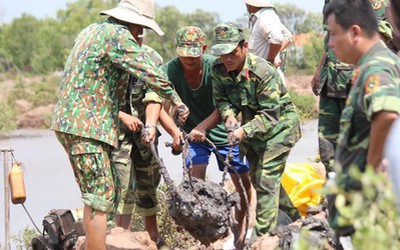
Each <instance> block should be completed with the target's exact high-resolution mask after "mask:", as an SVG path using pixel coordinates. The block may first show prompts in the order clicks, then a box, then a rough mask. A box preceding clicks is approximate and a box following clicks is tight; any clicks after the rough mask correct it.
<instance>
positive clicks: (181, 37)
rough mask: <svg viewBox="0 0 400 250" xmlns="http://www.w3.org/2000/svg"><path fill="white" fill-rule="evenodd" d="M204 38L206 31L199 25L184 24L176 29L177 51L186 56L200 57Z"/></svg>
mask: <svg viewBox="0 0 400 250" xmlns="http://www.w3.org/2000/svg"><path fill="white" fill-rule="evenodd" d="M204 40H205V35H204V32H203V31H202V30H201V29H200V28H199V27H195V26H184V27H182V28H180V29H178V30H177V31H176V53H177V54H178V55H179V56H184V57H199V56H200V55H201V53H202V48H203V45H204Z"/></svg>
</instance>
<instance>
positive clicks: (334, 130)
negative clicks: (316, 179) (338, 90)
mask: <svg viewBox="0 0 400 250" xmlns="http://www.w3.org/2000/svg"><path fill="white" fill-rule="evenodd" d="M345 105H346V99H345V98H334V97H328V96H326V95H323V94H322V95H321V96H320V99H319V117H318V147H319V155H320V158H321V162H322V163H323V164H324V166H325V169H326V173H328V172H331V171H333V158H334V156H335V150H336V145H337V139H338V136H339V132H340V116H341V114H342V111H343V109H344V107H345Z"/></svg>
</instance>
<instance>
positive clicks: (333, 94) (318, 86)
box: [311, 0, 392, 173]
mask: <svg viewBox="0 0 400 250" xmlns="http://www.w3.org/2000/svg"><path fill="white" fill-rule="evenodd" d="M329 2H330V0H325V5H324V10H325V8H326V7H327V5H328V4H329ZM370 2H371V6H372V7H373V8H374V13H375V16H376V17H377V18H378V20H380V21H379V32H380V34H381V38H382V40H383V41H385V42H386V41H390V39H391V36H392V35H391V29H390V24H389V23H388V22H387V21H385V7H386V1H385V0H370ZM324 28H325V29H326V19H324ZM328 41H329V33H327V35H326V37H325V40H324V54H323V56H322V58H321V60H320V63H319V65H318V67H317V70H316V72H315V74H314V77H313V79H312V82H311V85H312V89H313V92H314V94H315V95H319V96H320V99H319V117H318V145H319V153H320V158H321V162H322V163H323V164H324V166H325V169H326V173H328V172H331V171H333V165H334V163H333V158H334V151H335V150H336V145H337V144H336V143H337V138H338V136H339V126H340V123H339V121H340V116H341V114H342V111H343V108H344V106H345V101H346V98H347V94H348V91H349V89H350V85H349V83H350V78H351V74H352V71H353V66H352V65H349V64H346V63H343V62H341V61H340V60H338V59H337V58H336V57H335V55H334V54H333V53H332V50H331V49H330V48H329V46H328Z"/></svg>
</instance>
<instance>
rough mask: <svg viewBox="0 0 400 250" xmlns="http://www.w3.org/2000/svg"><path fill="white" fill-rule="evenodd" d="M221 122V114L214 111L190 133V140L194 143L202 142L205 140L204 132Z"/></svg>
mask: <svg viewBox="0 0 400 250" xmlns="http://www.w3.org/2000/svg"><path fill="white" fill-rule="evenodd" d="M221 121H222V119H221V114H220V113H219V111H218V110H217V109H215V110H214V111H213V112H212V113H211V114H210V115H209V116H208V117H207V118H206V119H204V120H203V121H202V122H200V123H199V124H198V125H197V126H196V127H194V128H193V129H192V131H190V138H191V139H192V140H194V141H204V140H205V139H206V131H207V130H209V129H212V128H213V127H215V126H217V125H218V124H219V123H220V122H221Z"/></svg>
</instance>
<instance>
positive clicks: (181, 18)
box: [0, 0, 323, 73]
mask: <svg viewBox="0 0 400 250" xmlns="http://www.w3.org/2000/svg"><path fill="white" fill-rule="evenodd" d="M117 2H118V0H76V1H74V2H69V3H67V7H66V9H64V10H59V11H58V12H57V17H56V18H45V19H37V18H35V17H34V16H32V15H30V14H23V15H22V16H21V17H19V18H15V19H14V20H13V21H12V22H11V23H9V24H2V25H1V26H0V41H1V43H0V72H6V71H10V70H12V71H15V72H24V73H49V72H54V71H59V70H62V69H63V65H64V62H65V61H66V58H67V56H68V53H69V50H70V48H71V46H72V43H73V41H74V39H75V37H76V36H77V34H78V33H79V32H80V31H81V30H82V29H83V28H85V27H86V26H87V25H89V24H90V23H93V22H97V21H100V20H104V19H105V17H103V16H100V15H99V14H98V12H99V11H100V10H104V9H109V8H112V7H114V6H115V5H116V3H117ZM276 9H277V12H278V14H279V15H280V17H281V19H282V21H283V23H284V24H285V25H286V26H287V27H288V28H289V29H290V30H291V31H292V32H293V34H300V33H309V32H312V33H315V34H316V35H317V34H321V33H322V32H323V30H322V25H321V23H322V21H321V20H322V16H321V14H320V13H312V12H305V11H304V10H302V9H300V8H299V7H297V6H296V5H293V4H276ZM244 12H245V10H244ZM156 13H157V15H156V19H157V23H158V24H159V25H160V27H162V28H163V30H164V31H165V35H164V36H162V37H160V36H157V35H156V34H155V33H154V32H151V31H150V32H149V34H148V37H147V38H146V43H147V44H148V45H150V46H152V47H153V48H155V49H156V50H157V51H158V52H159V53H160V54H161V55H162V56H163V57H164V60H165V61H168V60H170V59H171V58H173V57H174V56H175V50H174V42H175V32H176V30H177V29H178V28H179V27H181V26H184V25H195V26H198V27H200V28H202V29H203V30H204V32H205V33H206V35H207V44H209V45H210V46H211V45H212V37H213V29H214V27H215V26H216V25H217V24H218V23H219V22H220V21H221V20H220V17H219V15H218V13H212V12H205V11H202V10H200V9H198V10H196V11H195V12H192V13H181V12H180V11H179V10H178V8H177V7H174V6H166V7H157V12H156ZM235 21H236V22H238V23H240V24H242V26H243V27H247V19H246V18H238V19H237V20H235ZM313 47H314V48H313ZM321 52H322V51H321V46H316V44H312V46H311V48H310V49H309V51H307V52H306V51H304V53H303V55H302V57H303V58H302V61H305V62H308V64H304V65H303V64H299V63H298V62H296V63H293V64H290V63H289V66H290V67H291V68H292V69H293V70H292V72H295V69H296V68H304V67H310V66H311V67H310V68H314V67H315V65H316V64H317V62H318V61H317V60H318V59H319V56H320V55H321ZM315 57H317V58H315ZM288 61H289V62H291V61H292V60H290V58H289V60H288ZM298 61H299V60H298Z"/></svg>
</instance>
